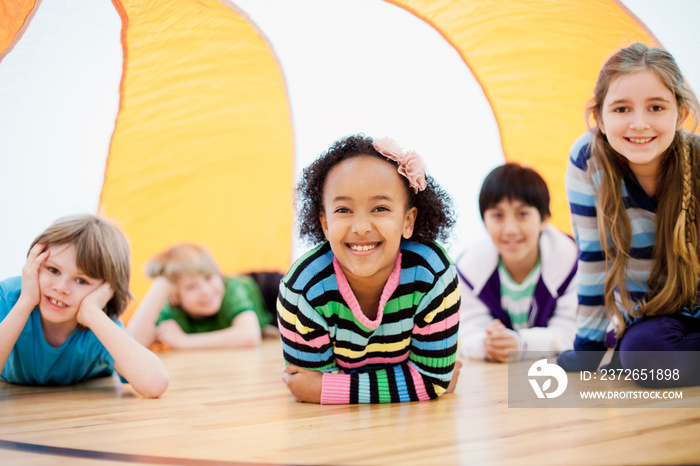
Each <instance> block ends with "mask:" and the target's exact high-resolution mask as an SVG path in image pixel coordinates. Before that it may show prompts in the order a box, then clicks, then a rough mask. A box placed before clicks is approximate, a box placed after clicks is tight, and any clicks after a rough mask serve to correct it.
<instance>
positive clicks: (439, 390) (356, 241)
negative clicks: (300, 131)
mask: <svg viewBox="0 0 700 466" xmlns="http://www.w3.org/2000/svg"><path fill="white" fill-rule="evenodd" d="M424 170H425V166H424V164H423V162H422V160H421V159H420V157H419V156H418V154H416V153H415V152H406V151H404V150H403V149H402V148H401V147H400V146H398V145H397V144H396V143H395V142H394V141H392V140H390V139H388V138H385V139H382V140H377V141H373V140H372V139H371V138H366V137H363V136H362V135H356V136H351V137H348V138H346V139H343V140H340V141H337V142H336V143H335V144H334V145H333V146H332V147H331V148H330V149H329V150H328V151H327V152H326V153H324V154H323V155H321V156H320V157H319V158H318V159H317V160H316V161H315V162H314V163H312V164H311V165H310V166H309V167H307V168H306V169H305V170H304V174H303V177H302V180H301V181H300V183H299V185H298V187H297V194H298V200H299V201H300V204H301V210H300V215H299V225H300V231H301V236H302V237H303V238H306V239H309V240H311V241H313V242H315V243H320V244H319V245H318V246H317V247H315V248H314V249H312V250H311V251H309V252H308V253H307V254H306V255H305V256H303V257H302V258H301V259H299V260H298V261H297V262H296V263H295V264H294V265H293V266H292V268H291V269H290V270H289V272H288V273H287V275H286V276H285V277H284V279H283V280H282V283H281V284H280V293H279V299H278V304H277V310H278V318H279V328H280V333H281V338H282V347H283V351H284V359H285V361H286V363H287V366H286V368H285V369H284V372H283V376H282V378H283V380H284V382H285V383H286V384H287V387H288V389H289V390H290V392H291V393H292V395H294V397H295V398H296V399H297V400H298V401H306V402H314V403H335V404H347V403H382V402H399V401H419V400H428V399H433V398H436V397H438V396H440V395H442V394H443V393H445V392H446V391H447V390H448V387H450V381H451V379H452V376H453V371H454V368H455V358H456V355H457V330H458V323H459V314H458V309H459V288H458V282H457V275H456V272H455V267H454V265H453V263H452V261H451V260H450V258H449V257H448V256H447V254H446V253H445V251H444V250H443V249H442V248H441V247H440V246H439V245H438V244H437V243H435V240H437V239H442V240H444V239H446V238H447V236H448V234H449V231H450V229H451V227H452V225H453V223H454V220H453V219H452V216H451V210H450V199H449V197H448V195H447V194H446V193H445V192H444V191H443V190H442V189H441V188H440V187H439V186H438V185H437V184H436V183H435V182H434V181H433V180H432V178H431V177H429V176H426V175H425V171H424ZM455 380H456V377H455ZM452 387H454V384H453V385H452ZM452 387H450V388H452Z"/></svg>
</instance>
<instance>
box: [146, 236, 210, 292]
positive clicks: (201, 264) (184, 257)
mask: <svg viewBox="0 0 700 466" xmlns="http://www.w3.org/2000/svg"><path fill="white" fill-rule="evenodd" d="M200 274H201V275H221V272H220V271H219V266H218V265H217V264H216V261H215V260H214V257H213V256H212V255H211V253H210V252H209V250H207V249H206V248H205V247H203V246H200V245H198V244H193V243H181V244H176V245H174V246H171V247H170V248H168V249H166V250H165V251H163V252H161V253H159V254H157V255H156V256H154V257H153V258H152V259H151V260H149V261H148V263H147V264H146V275H147V276H148V277H149V278H155V277H160V276H162V277H165V278H167V279H168V281H170V282H172V283H175V282H176V281H177V277H179V276H180V275H200Z"/></svg>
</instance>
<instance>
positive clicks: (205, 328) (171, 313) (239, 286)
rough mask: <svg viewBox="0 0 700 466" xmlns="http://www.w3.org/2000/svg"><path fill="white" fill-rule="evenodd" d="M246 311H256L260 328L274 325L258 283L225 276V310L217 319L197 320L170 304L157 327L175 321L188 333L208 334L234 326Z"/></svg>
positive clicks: (222, 308)
mask: <svg viewBox="0 0 700 466" xmlns="http://www.w3.org/2000/svg"><path fill="white" fill-rule="evenodd" d="M245 311H254V312H255V314H256V315H257V316H258V322H260V329H261V330H262V329H263V327H265V326H266V325H268V324H270V323H271V322H272V314H271V313H270V312H268V311H267V309H266V308H265V303H264V301H263V297H262V294H261V293H260V288H259V287H258V284H257V283H255V280H253V279H252V278H251V277H250V276H248V275H238V276H236V277H224V299H223V300H222V302H221V309H219V312H217V313H216V314H214V315H213V316H209V317H204V318H202V319H193V318H192V317H190V316H189V315H188V314H187V313H186V312H185V311H184V310H183V309H182V308H181V307H179V306H172V305H170V304H166V305H165V306H163V309H162V310H161V311H160V315H158V320H157V321H156V325H158V324H160V323H161V322H163V321H166V320H170V319H173V320H174V321H175V322H177V323H178V325H179V326H180V327H181V328H182V330H183V331H184V332H185V333H204V332H213V331H214V330H221V329H225V328H228V327H230V326H231V323H232V322H233V319H235V318H236V316H237V315H238V314H240V313H241V312H245Z"/></svg>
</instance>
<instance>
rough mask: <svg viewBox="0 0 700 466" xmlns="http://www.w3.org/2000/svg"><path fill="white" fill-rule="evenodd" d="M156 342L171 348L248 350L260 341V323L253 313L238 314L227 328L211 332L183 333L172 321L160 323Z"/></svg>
mask: <svg viewBox="0 0 700 466" xmlns="http://www.w3.org/2000/svg"><path fill="white" fill-rule="evenodd" d="M157 333H158V340H159V341H161V342H163V343H165V344H167V345H168V346H171V347H173V348H181V349H184V348H190V349H193V348H249V347H254V346H258V345H259V344H260V341H261V340H262V332H261V331H260V323H259V321H258V316H257V314H255V312H254V311H243V312H241V313H240V314H238V315H237V316H236V317H235V318H234V319H233V322H232V324H231V326H230V327H229V328H225V329H222V330H214V331H213V332H203V333H190V334H188V333H185V332H183V331H182V329H181V328H180V326H179V325H178V324H177V322H175V321H174V320H166V321H165V322H161V323H160V325H158V328H157Z"/></svg>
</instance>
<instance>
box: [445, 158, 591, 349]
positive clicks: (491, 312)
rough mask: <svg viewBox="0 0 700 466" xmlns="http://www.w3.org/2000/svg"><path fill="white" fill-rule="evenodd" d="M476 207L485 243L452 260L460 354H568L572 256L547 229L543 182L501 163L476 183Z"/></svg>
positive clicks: (563, 238)
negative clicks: (457, 284)
mask: <svg viewBox="0 0 700 466" xmlns="http://www.w3.org/2000/svg"><path fill="white" fill-rule="evenodd" d="M479 210H480V213H481V218H482V220H483V221H484V226H485V227H486V231H487V233H488V234H489V236H490V238H488V239H485V240H484V241H482V242H481V243H479V244H476V245H474V246H473V247H472V248H470V249H468V250H467V251H465V252H464V253H463V254H462V255H461V257H460V258H459V260H458V261H457V270H458V273H459V278H460V291H461V295H462V305H461V308H460V315H461V317H460V331H459V333H460V350H459V353H460V355H461V356H464V357H469V358H474V359H486V360H489V361H498V362H505V361H508V359H509V354H508V352H509V351H515V352H519V353H518V356H517V357H518V358H522V357H524V356H525V355H524V353H523V352H524V351H538V352H539V351H543V352H547V353H551V354H552V355H553V354H556V353H559V352H562V351H564V350H567V349H570V348H571V347H572V344H573V340H574V334H575V332H576V306H577V297H576V265H577V258H578V253H577V248H576V244H575V243H574V241H573V240H572V239H571V238H570V237H568V236H567V235H565V234H564V233H562V232H561V231H559V230H557V229H556V228H554V227H553V226H551V225H549V217H550V210H549V190H548V189H547V184H546V183H545V181H544V180H543V179H542V177H541V176H540V175H539V174H538V173H537V172H536V171H534V170H533V169H531V168H527V167H522V166H520V165H519V164H516V163H507V164H505V165H502V166H500V167H497V168H495V169H494V170H493V171H492V172H491V173H489V175H488V176H487V177H486V179H485V180H484V182H483V184H482V187H481V192H480V193H479ZM513 357H514V356H513V355H511V356H510V358H511V359H512V358H513Z"/></svg>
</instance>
